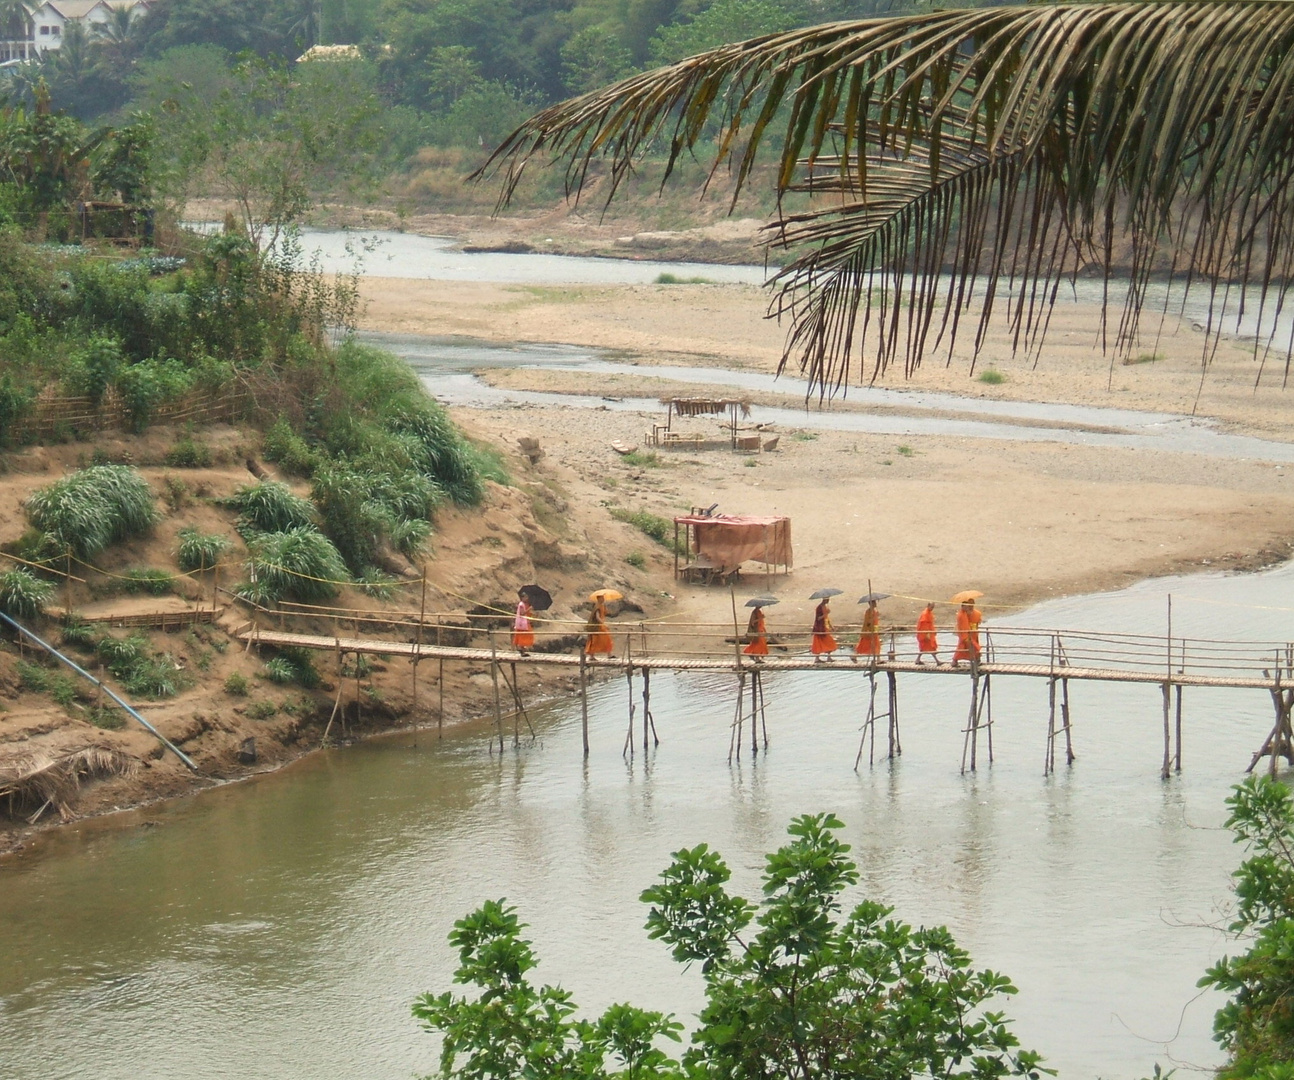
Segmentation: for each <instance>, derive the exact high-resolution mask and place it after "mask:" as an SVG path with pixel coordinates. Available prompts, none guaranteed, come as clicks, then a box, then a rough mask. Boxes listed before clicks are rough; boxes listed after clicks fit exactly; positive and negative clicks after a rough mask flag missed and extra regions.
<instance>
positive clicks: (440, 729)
mask: <svg viewBox="0 0 1294 1080" xmlns="http://www.w3.org/2000/svg"><path fill="white" fill-rule="evenodd" d="M424 577H425V575H424ZM440 626H441V623H440V616H439V615H437V616H436V644H437V645H439V644H440ZM437 682H438V684H439V689H440V707H439V708H438V709H437V710H436V738H438V739H440V738H443V737H444V734H445V658H444V657H443V656H442V657H441V658H440V677H439V679H438V680H437Z"/></svg>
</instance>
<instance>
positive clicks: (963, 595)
mask: <svg viewBox="0 0 1294 1080" xmlns="http://www.w3.org/2000/svg"><path fill="white" fill-rule="evenodd" d="M983 595H984V594H983V593H982V592H980V591H979V590H978V589H964V590H963V591H961V592H959V593H954V594H953V597H952V599H951V600H949V601H948V603H950V604H964V603H966V602H967V601H969V600H978V599H979V598H980V597H981V596H983Z"/></svg>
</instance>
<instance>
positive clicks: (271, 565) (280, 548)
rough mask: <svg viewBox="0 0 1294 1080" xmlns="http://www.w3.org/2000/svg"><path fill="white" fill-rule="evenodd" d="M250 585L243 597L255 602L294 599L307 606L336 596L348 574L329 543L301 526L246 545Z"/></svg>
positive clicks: (261, 535) (267, 534) (257, 538)
mask: <svg viewBox="0 0 1294 1080" xmlns="http://www.w3.org/2000/svg"><path fill="white" fill-rule="evenodd" d="M247 546H248V550H249V552H250V554H251V558H250V559H248V561H247V569H248V572H249V573H250V575H251V578H252V580H251V582H250V583H249V585H248V586H245V587H244V589H243V590H242V592H243V595H245V596H246V597H247V598H248V599H251V600H255V601H256V602H258V603H272V602H274V601H277V600H280V599H282V598H284V597H295V598H296V599H297V600H301V601H304V602H306V603H309V602H311V601H313V600H326V599H328V598H329V597H332V596H335V595H336V593H337V588H336V583H337V582H343V581H349V580H350V573H349V572H348V571H347V569H346V564H345V562H343V561H342V557H341V554H340V553H339V552H338V551H337V549H336V547H334V546H333V543H332V541H331V540H329V539H328V538H327V537H326V536H324V535H323V534H322V533H320V532H319V531H318V530H316V529H314V528H313V527H311V528H304V527H300V526H298V527H296V528H292V529H284V530H282V531H281V532H267V533H261V534H259V535H257V536H254V537H252V539H251V540H250V541H249V542H248V545H247Z"/></svg>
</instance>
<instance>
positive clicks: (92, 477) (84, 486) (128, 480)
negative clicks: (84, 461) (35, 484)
mask: <svg viewBox="0 0 1294 1080" xmlns="http://www.w3.org/2000/svg"><path fill="white" fill-rule="evenodd" d="M23 506H24V509H25V510H26V512H27V518H28V520H29V521H30V522H31V524H32V525H33V526H34V527H35V528H36V529H38V530H39V531H40V532H41V533H43V534H44V536H45V537H46V546H47V548H48V549H49V550H52V551H55V552H58V553H62V552H71V553H72V554H73V555H75V556H76V557H77V558H80V559H92V558H94V557H95V556H96V555H98V554H99V553H100V552H101V551H103V550H104V548H106V547H108V546H109V545H111V544H114V543H117V542H119V541H121V540H128V539H130V538H131V537H133V536H139V535H140V534H142V533H146V532H148V531H149V530H150V529H151V528H152V527H153V526H154V525H155V524H156V523H157V520H158V513H157V507H156V505H155V502H154V497H153V491H152V489H151V488H150V487H149V486H148V481H147V480H145V479H144V478H143V477H142V476H141V475H140V474H139V472H138V471H137V470H135V469H132V468H131V467H130V466H128V465H91V466H90V467H89V468H86V469H78V470H77V471H76V472H73V473H69V474H68V475H67V476H65V477H63V478H62V479H61V480H56V481H55V482H54V483H52V484H49V485H47V486H46V487H43V488H40V489H38V490H37V491H34V492H32V494H31V495H29V496H28V497H27V500H26V502H24V504H23Z"/></svg>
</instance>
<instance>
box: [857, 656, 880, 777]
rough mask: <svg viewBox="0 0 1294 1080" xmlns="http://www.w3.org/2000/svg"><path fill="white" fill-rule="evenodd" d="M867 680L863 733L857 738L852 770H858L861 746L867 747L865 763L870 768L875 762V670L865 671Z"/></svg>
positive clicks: (860, 760)
mask: <svg viewBox="0 0 1294 1080" xmlns="http://www.w3.org/2000/svg"><path fill="white" fill-rule="evenodd" d="M867 682H868V689H869V693H868V696H867V716H866V717H864V719H863V733H862V736H861V737H860V738H859V740H858V754H857V756H856V757H855V758H854V772H857V771H858V766H859V764H860V763H861V762H862V760H863V747H864V746H867V747H869V750H868V754H867V765H868V767H869V768H870V767H871V766H873V765H875V764H876V672H875V670H872V671H869V672H868V673H867Z"/></svg>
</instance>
